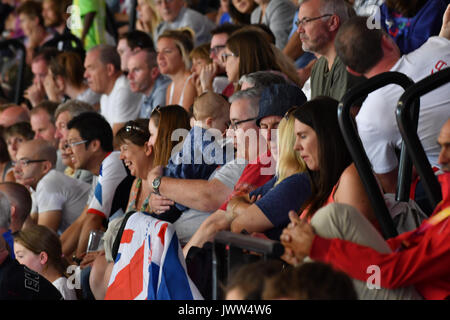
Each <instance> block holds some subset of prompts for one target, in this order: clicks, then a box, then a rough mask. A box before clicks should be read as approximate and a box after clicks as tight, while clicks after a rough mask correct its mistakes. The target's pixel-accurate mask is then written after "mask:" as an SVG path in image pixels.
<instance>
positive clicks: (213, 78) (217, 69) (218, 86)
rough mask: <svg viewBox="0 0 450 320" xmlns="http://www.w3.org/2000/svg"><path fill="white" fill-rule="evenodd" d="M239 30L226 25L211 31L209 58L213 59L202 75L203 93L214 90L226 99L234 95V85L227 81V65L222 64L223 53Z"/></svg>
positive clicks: (237, 27)
mask: <svg viewBox="0 0 450 320" xmlns="http://www.w3.org/2000/svg"><path fill="white" fill-rule="evenodd" d="M239 28H240V26H238V25H234V24H230V23H225V24H223V25H221V26H218V27H217V28H215V29H213V30H212V31H211V34H212V38H211V45H210V49H209V57H210V58H211V59H212V63H210V64H209V65H208V66H206V67H205V68H203V69H202V72H201V73H200V82H201V85H202V91H206V90H213V91H214V92H216V93H222V94H223V95H225V96H226V97H230V96H231V95H232V94H233V89H234V87H233V83H229V81H228V79H227V74H226V72H225V63H223V62H222V53H223V50H225V45H226V43H227V40H228V38H229V37H230V35H231V34H232V33H233V32H235V31H236V30H238V29H239Z"/></svg>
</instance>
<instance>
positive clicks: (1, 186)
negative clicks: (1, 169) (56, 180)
mask: <svg viewBox="0 0 450 320" xmlns="http://www.w3.org/2000/svg"><path fill="white" fill-rule="evenodd" d="M0 193H1V194H3V195H4V196H5V197H6V199H7V200H8V203H9V209H8V211H6V210H4V211H2V212H1V218H0V220H1V222H0V225H1V226H0V229H1V230H0V235H2V236H3V238H4V239H5V240H6V242H7V243H8V246H9V248H10V249H11V252H10V256H11V258H13V259H14V258H15V256H14V240H13V236H12V234H13V233H15V232H17V231H19V230H21V229H22V228H25V227H27V226H30V225H34V222H33V220H32V219H31V217H30V211H31V195H30V192H29V191H28V189H27V188H26V187H24V186H23V185H21V184H18V183H15V182H3V183H0Z"/></svg>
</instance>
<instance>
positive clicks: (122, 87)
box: [100, 75, 142, 127]
mask: <svg viewBox="0 0 450 320" xmlns="http://www.w3.org/2000/svg"><path fill="white" fill-rule="evenodd" d="M141 100H142V94H141V93H134V92H132V91H131V90H130V86H129V84H128V79H127V78H126V77H125V75H121V76H120V77H119V78H117V80H116V82H115V83H114V87H113V89H112V91H111V92H110V94H109V95H107V94H102V97H101V98H100V113H101V115H102V116H104V117H105V119H106V121H108V122H109V124H110V125H111V127H112V126H113V124H114V123H123V122H127V121H129V120H136V119H137V118H138V117H139V112H140V110H141V109H140V107H141V105H140V103H141Z"/></svg>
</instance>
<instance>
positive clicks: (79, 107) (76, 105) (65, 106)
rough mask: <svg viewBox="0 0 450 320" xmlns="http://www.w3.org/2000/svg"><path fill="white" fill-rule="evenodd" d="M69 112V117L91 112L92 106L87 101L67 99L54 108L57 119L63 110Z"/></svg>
mask: <svg viewBox="0 0 450 320" xmlns="http://www.w3.org/2000/svg"><path fill="white" fill-rule="evenodd" d="M66 111H67V112H69V114H70V117H71V119H73V118H75V117H76V116H78V115H80V114H82V113H83V112H92V111H94V108H93V107H92V106H91V105H90V104H89V103H87V102H84V101H80V100H75V99H73V100H68V101H66V102H64V103H61V104H60V105H59V106H58V108H56V110H55V119H58V116H59V115H60V114H61V113H63V112H66Z"/></svg>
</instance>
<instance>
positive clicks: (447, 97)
mask: <svg viewBox="0 0 450 320" xmlns="http://www.w3.org/2000/svg"><path fill="white" fill-rule="evenodd" d="M449 65H450V41H449V40H447V39H445V38H441V37H430V38H429V39H428V40H427V42H425V43H424V44H423V45H422V46H421V47H420V48H418V49H417V50H415V51H413V52H411V53H409V54H407V55H403V56H402V57H401V58H400V59H399V60H398V61H397V63H396V64H395V65H394V66H393V67H392V69H391V70H390V71H397V72H401V73H404V74H405V75H407V76H408V77H410V78H411V79H412V80H413V81H414V82H418V81H419V80H422V79H423V78H425V77H427V76H429V75H430V74H432V73H434V72H437V71H439V69H442V68H443V67H444V66H446V67H448V66H449ZM403 92H404V90H403V89H402V88H401V87H400V86H397V85H388V86H385V87H383V88H381V89H378V90H376V91H374V92H372V93H371V94H369V95H368V97H367V99H366V100H365V101H364V103H363V105H362V107H361V110H360V111H359V113H358V115H357V117H356V122H357V126H358V132H359V135H360V137H361V141H362V143H363V145H364V149H365V150H366V153H367V156H368V158H369V159H370V161H371V163H372V166H373V170H374V171H375V172H376V173H378V174H383V173H388V172H390V171H392V170H394V169H395V168H396V167H397V166H398V161H397V157H396V155H395V148H400V147H401V142H402V137H401V135H400V132H399V130H398V126H397V122H396V117H395V112H396V108H397V102H398V100H399V98H400V96H401V95H402V94H403ZM449 117H450V83H447V84H445V85H443V86H441V87H440V88H438V89H436V90H434V91H432V92H430V93H428V94H426V95H424V96H422V97H421V98H420V113H419V125H418V130H417V132H418V136H419V139H420V141H421V143H422V145H423V148H424V150H425V153H426V155H427V157H428V160H429V161H430V164H431V165H432V166H438V163H437V159H438V156H439V151H440V148H439V145H438V144H437V143H436V141H437V137H438V135H439V131H440V129H441V127H442V126H443V125H444V123H445V121H447V119H448V118H449Z"/></svg>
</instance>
